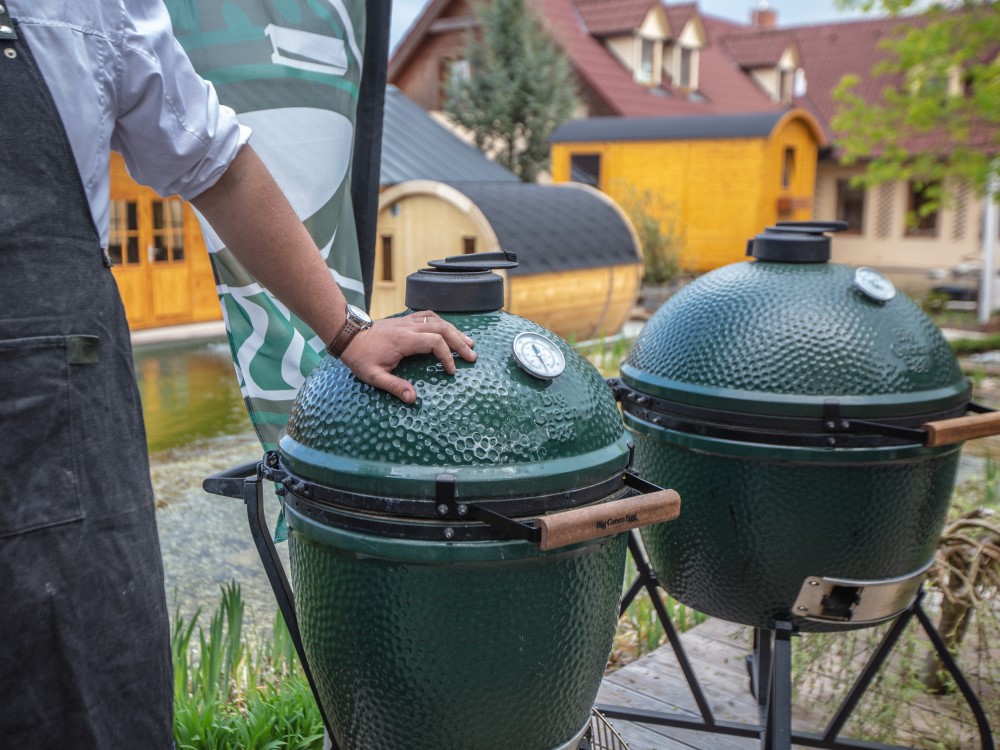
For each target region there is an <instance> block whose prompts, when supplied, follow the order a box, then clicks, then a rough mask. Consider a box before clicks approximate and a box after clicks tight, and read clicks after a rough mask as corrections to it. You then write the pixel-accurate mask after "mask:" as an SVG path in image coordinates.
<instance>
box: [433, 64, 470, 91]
mask: <svg viewBox="0 0 1000 750" xmlns="http://www.w3.org/2000/svg"><path fill="white" fill-rule="evenodd" d="M440 65H441V67H440V70H439V72H438V75H439V78H440V82H441V91H442V93H443V94H444V95H445V96H447V95H448V92H449V89H450V88H451V87H452V86H454V85H456V84H458V83H461V82H462V81H467V80H468V79H469V78H470V76H471V75H472V68H471V67H470V66H469V61H468V60H464V59H461V58H460V59H458V60H453V59H451V58H446V57H444V58H441V63H440Z"/></svg>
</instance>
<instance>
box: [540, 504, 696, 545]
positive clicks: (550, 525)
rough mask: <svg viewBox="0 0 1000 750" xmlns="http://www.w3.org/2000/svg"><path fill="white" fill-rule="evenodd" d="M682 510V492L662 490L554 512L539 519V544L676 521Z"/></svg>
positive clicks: (574, 540) (571, 541)
mask: <svg viewBox="0 0 1000 750" xmlns="http://www.w3.org/2000/svg"><path fill="white" fill-rule="evenodd" d="M680 512H681V496H680V495H678V494H677V493H676V492H675V491H674V490H660V491H659V492H650V493H649V494H647V495H635V496H634V497H626V498H622V499H621V500H613V501H612V502H610V503H604V504H603V505H592V506H588V507H586V508H576V509H575V510H567V511H562V512H561V513H553V514H552V515H550V516H540V517H539V518H536V519H535V525H536V526H537V527H538V528H540V529H541V530H542V539H541V541H540V542H539V544H538V546H539V548H540V549H542V550H551V549H556V548H558V547H565V546H566V545H569V544H576V543H577V542H586V541H588V540H590V539H597V538H598V537H602V536H611V535H613V534H619V533H621V532H622V531H628V530H629V529H636V528H638V527H640V526H649V525H650V524H654V523H661V522H663V521H672V520H674V519H675V518H677V516H679V515H680Z"/></svg>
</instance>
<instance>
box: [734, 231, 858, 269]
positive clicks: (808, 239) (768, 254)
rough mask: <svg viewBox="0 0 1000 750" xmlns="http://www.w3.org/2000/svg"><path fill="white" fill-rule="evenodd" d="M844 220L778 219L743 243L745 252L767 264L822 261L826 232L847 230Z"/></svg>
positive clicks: (827, 250)
mask: <svg viewBox="0 0 1000 750" xmlns="http://www.w3.org/2000/svg"><path fill="white" fill-rule="evenodd" d="M847 226H848V224H847V222H846V221H780V222H778V225H777V226H773V227H768V228H767V229H765V230H764V231H763V232H762V233H761V234H758V235H757V236H756V237H754V238H753V239H752V240H750V241H749V242H748V243H747V255H750V256H753V257H754V258H756V259H757V260H762V261H768V262H771V263H826V262H827V261H829V260H830V238H829V237H828V236H827V232H839V231H841V230H844V229H847Z"/></svg>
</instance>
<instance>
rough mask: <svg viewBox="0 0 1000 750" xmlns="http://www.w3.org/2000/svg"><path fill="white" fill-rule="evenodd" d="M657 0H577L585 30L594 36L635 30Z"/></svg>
mask: <svg viewBox="0 0 1000 750" xmlns="http://www.w3.org/2000/svg"><path fill="white" fill-rule="evenodd" d="M657 2H658V0H611V1H610V2H609V1H608V0H577V2H576V7H577V10H578V11H579V12H580V17H581V18H582V19H583V22H584V24H585V25H586V27H587V30H588V31H590V33H591V34H593V35H594V36H598V37H600V36H611V35H613V34H616V33H630V32H633V31H637V30H638V29H639V27H640V26H642V22H643V21H645V20H646V16H648V15H649V11H651V10H652V9H653V8H655V7H656V5H657Z"/></svg>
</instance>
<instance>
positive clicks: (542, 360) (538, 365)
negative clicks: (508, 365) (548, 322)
mask: <svg viewBox="0 0 1000 750" xmlns="http://www.w3.org/2000/svg"><path fill="white" fill-rule="evenodd" d="M511 348H512V350H513V354H514V361H515V362H517V364H518V366H519V367H520V368H521V369H522V370H524V371H525V372H526V373H528V374H529V375H534V376H535V377H536V378H542V379H543V380H552V378H555V377H558V376H559V375H560V374H562V371H563V370H565V369H566V358H565V357H563V353H562V352H561V351H559V347H558V346H556V344H555V342H553V341H551V340H550V339H547V338H545V336H543V335H542V334H540V333H534V332H532V331H525V332H524V333H519V334H518V335H517V336H516V337H515V338H514V343H513V345H512V346H511Z"/></svg>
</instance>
